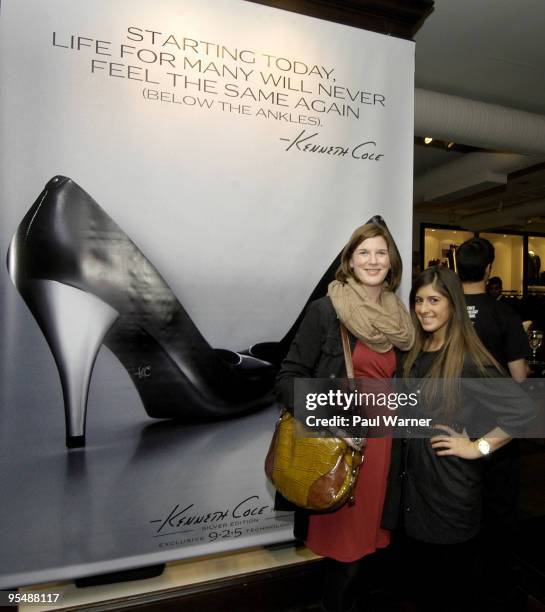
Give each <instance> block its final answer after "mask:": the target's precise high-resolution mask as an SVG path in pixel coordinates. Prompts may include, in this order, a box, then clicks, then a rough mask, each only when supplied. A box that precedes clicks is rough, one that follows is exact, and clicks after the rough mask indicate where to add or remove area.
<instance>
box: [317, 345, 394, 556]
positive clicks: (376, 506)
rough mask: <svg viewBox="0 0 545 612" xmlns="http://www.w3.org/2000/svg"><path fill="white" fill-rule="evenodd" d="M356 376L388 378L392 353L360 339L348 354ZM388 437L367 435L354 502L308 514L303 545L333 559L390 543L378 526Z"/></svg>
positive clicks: (385, 476)
mask: <svg viewBox="0 0 545 612" xmlns="http://www.w3.org/2000/svg"><path fill="white" fill-rule="evenodd" d="M352 359H353V362H354V375H355V377H356V378H392V376H393V375H394V371H395V353H394V351H393V349H392V350H390V351H388V352H387V353H377V352H375V351H373V349H370V348H369V347H368V346H367V345H365V344H363V342H360V341H359V340H358V342H357V343H356V348H355V349H354V353H353V355H352ZM391 447H392V439H391V438H389V437H384V438H369V440H368V441H367V447H366V450H365V459H364V462H363V465H362V466H361V468H360V471H359V475H358V480H357V483H356V491H355V499H356V501H355V504H354V505H352V506H349V505H348V504H345V505H344V506H342V507H341V508H339V510H336V511H335V512H328V513H326V514H313V515H311V516H310V520H309V526H308V537H307V541H306V545H307V546H308V548H310V550H312V551H313V552H314V553H316V554H317V555H323V556H325V557H330V558H332V559H336V560H337V561H344V562H350V561H357V560H358V559H361V558H362V557H364V556H365V555H368V554H370V553H372V552H375V550H376V549H377V548H384V547H386V546H388V544H389V543H390V532H389V531H387V530H386V529H381V527H380V522H381V518H382V509H383V507H384V497H385V495H386V481H387V478H388V470H389V468H390V451H391Z"/></svg>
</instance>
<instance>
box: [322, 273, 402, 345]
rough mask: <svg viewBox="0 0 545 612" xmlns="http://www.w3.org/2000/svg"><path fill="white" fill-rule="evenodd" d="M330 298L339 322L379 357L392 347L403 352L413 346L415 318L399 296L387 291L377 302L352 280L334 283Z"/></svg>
mask: <svg viewBox="0 0 545 612" xmlns="http://www.w3.org/2000/svg"><path fill="white" fill-rule="evenodd" d="M327 294H328V295H329V297H330V298H331V301H332V302H333V307H334V308H335V310H336V312H337V316H338V317H339V319H340V320H341V321H342V322H343V323H344V324H345V325H346V327H347V328H348V329H349V330H350V331H351V332H352V333H353V334H354V335H355V336H356V337H357V338H359V339H360V340H361V341H362V342H365V344H367V346H369V347H370V348H372V349H373V350H374V351H377V353H386V351H389V350H390V349H391V348H392V345H393V346H397V348H399V349H401V350H403V351H407V350H409V349H410V348H411V346H412V345H413V342H414V328H413V324H412V321H411V317H410V315H409V313H408V312H407V309H406V308H405V306H403V304H402V303H401V301H400V300H399V298H398V297H397V296H396V294H395V293H392V292H391V291H389V290H387V289H383V290H382V293H381V295H380V298H379V301H378V302H375V301H374V300H373V299H372V298H371V297H370V296H369V295H368V293H367V291H366V290H365V287H364V286H363V285H361V284H360V283H358V282H356V281H355V280H354V279H353V278H349V279H348V280H347V282H346V283H341V282H340V281H336V280H335V281H333V282H332V283H330V284H329V287H328V291H327Z"/></svg>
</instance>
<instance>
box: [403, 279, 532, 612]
mask: <svg viewBox="0 0 545 612" xmlns="http://www.w3.org/2000/svg"><path fill="white" fill-rule="evenodd" d="M410 308H411V316H412V318H413V322H414V324H415V328H416V339H415V342H414V345H413V347H412V348H411V350H410V351H409V352H408V354H407V355H406V357H405V360H404V363H403V367H402V368H401V372H400V373H401V375H402V377H403V378H404V379H407V380H406V384H407V386H409V387H411V388H412V389H413V390H416V391H418V392H419V394H420V398H421V400H420V402H419V406H418V413H419V415H420V416H427V417H430V418H431V419H432V423H433V425H432V430H431V438H430V437H429V436H428V437H424V436H420V437H417V436H414V435H412V436H411V435H409V437H408V439H407V440H406V441H405V443H404V445H403V447H404V451H403V455H404V462H403V465H404V468H403V479H402V481H403V486H402V508H403V525H404V531H405V533H406V535H407V536H408V544H409V546H408V549H409V555H410V556H409V560H410V565H411V567H412V568H413V569H414V568H417V575H413V579H412V583H413V586H414V585H415V584H418V585H419V587H420V589H419V590H420V599H421V600H422V601H423V603H424V604H426V605H428V606H429V609H435V610H436V609H441V610H449V609H454V610H462V609H463V610H468V609H472V606H473V605H474V604H475V603H476V599H475V589H476V586H475V576H476V574H475V568H474V563H473V561H474V559H475V558H476V557H475V555H476V552H477V549H476V536H477V534H478V532H479V528H480V512H481V508H480V504H481V485H482V482H481V468H482V464H481V461H482V460H483V458H485V457H486V455H488V454H490V453H492V452H494V451H495V450H497V449H498V448H500V447H501V446H503V445H505V444H507V443H508V442H509V441H510V440H511V437H510V434H511V433H513V432H516V431H521V428H523V427H524V423H526V422H528V421H529V420H531V418H532V417H533V414H534V407H533V404H532V402H531V401H530V400H529V398H528V397H527V396H526V395H525V394H524V393H523V392H522V391H521V390H520V389H519V388H518V386H517V385H516V384H515V383H511V381H510V380H509V381H506V380H504V381H500V380H496V381H494V379H500V378H502V377H503V376H505V373H504V372H503V371H502V369H501V367H500V366H499V364H498V363H497V362H496V361H495V360H494V358H493V357H492V355H490V353H489V352H488V351H487V350H486V349H485V348H484V346H483V345H482V344H481V342H480V340H479V339H478V337H477V335H476V333H475V331H474V330H473V327H472V325H471V322H470V320H469V317H468V315H467V309H466V305H465V301H464V295H463V291H462V287H461V284H460V281H459V279H458V277H457V276H456V275H455V274H454V273H453V272H452V271H451V270H449V269H448V268H444V267H432V268H428V269H427V270H425V271H424V272H422V273H421V274H420V275H419V276H418V278H417V279H416V282H415V284H414V286H413V289H412V291H411V296H410ZM479 381H480V382H479ZM496 383H497V384H496ZM475 431H479V432H480V433H478V434H472V432H475ZM468 432H469V433H468ZM508 432H509V433H508ZM413 434H414V432H413ZM470 436H472V437H470ZM485 603H486V602H485Z"/></svg>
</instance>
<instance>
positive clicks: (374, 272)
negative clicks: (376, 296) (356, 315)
mask: <svg viewBox="0 0 545 612" xmlns="http://www.w3.org/2000/svg"><path fill="white" fill-rule="evenodd" d="M348 263H349V265H350V267H351V268H352V271H353V272H354V276H355V277H356V278H357V279H358V280H359V281H360V283H361V284H362V285H365V286H367V287H380V286H381V285H382V283H383V282H384V279H385V278H386V276H387V275H388V271H389V270H390V255H389V253H388V245H387V244H386V240H384V238H383V237H382V236H374V237H373V238H367V239H366V240H364V241H363V242H360V244H358V246H357V247H356V248H355V249H354V253H352V257H351V258H350V260H349V262H348Z"/></svg>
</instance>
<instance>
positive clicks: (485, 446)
mask: <svg viewBox="0 0 545 612" xmlns="http://www.w3.org/2000/svg"><path fill="white" fill-rule="evenodd" d="M477 446H478V448H479V451H480V452H481V454H482V455H488V454H489V453H490V444H489V443H488V442H487V441H486V440H479V443H478V444H477Z"/></svg>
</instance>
